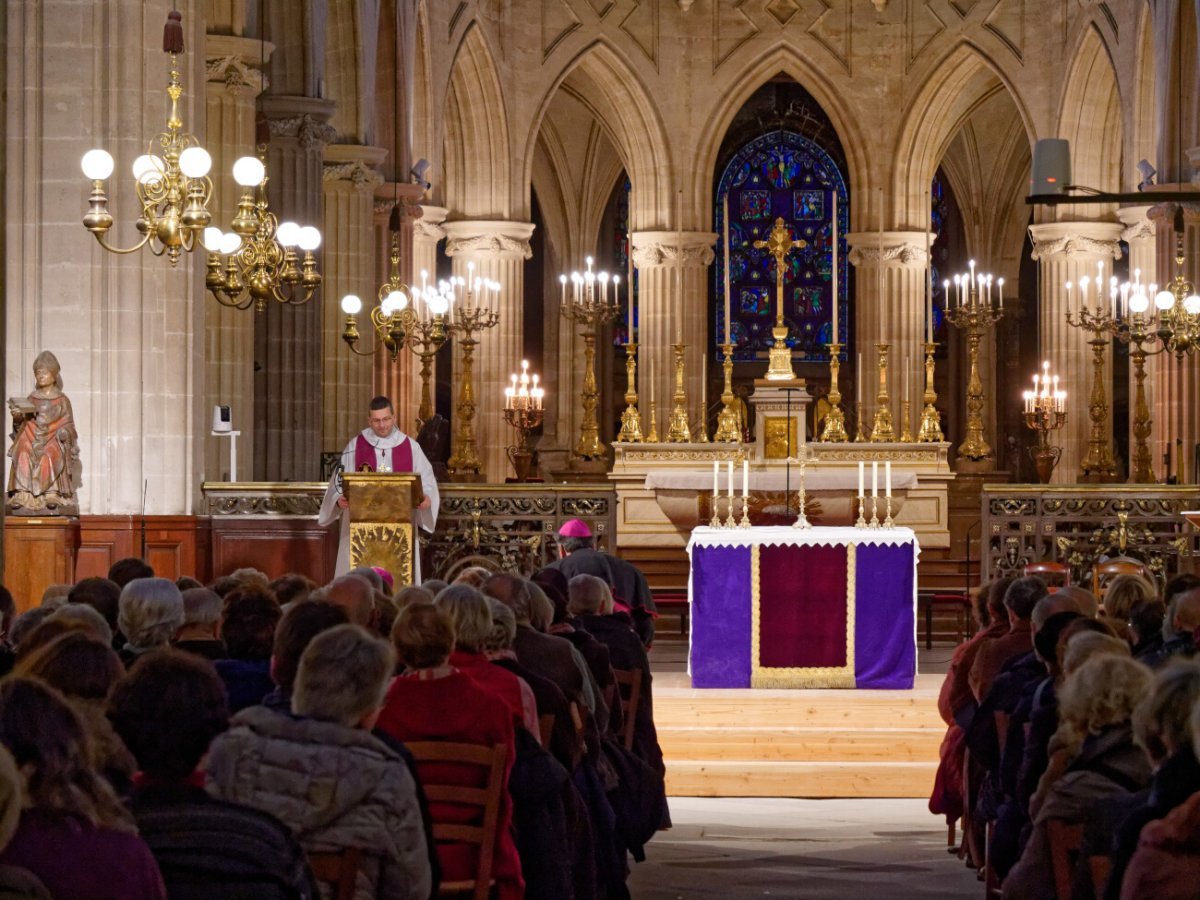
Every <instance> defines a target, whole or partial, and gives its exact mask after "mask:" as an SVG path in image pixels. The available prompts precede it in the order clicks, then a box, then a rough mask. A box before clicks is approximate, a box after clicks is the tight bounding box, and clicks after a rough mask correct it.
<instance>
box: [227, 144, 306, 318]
mask: <svg viewBox="0 0 1200 900" xmlns="http://www.w3.org/2000/svg"><path fill="white" fill-rule="evenodd" d="M259 152H260V154H262V153H264V152H265V148H263V147H260V148H259ZM233 179H234V181H236V182H237V183H238V184H239V185H241V187H242V198H241V200H239V201H238V208H237V213H236V214H235V215H234V217H233V223H232V226H231V227H232V231H228V232H225V233H222V232H221V231H220V230H219V229H217V228H209V229H208V230H207V231H206V232H205V240H204V244H205V246H206V247H207V248H208V250H209V255H208V266H207V269H206V271H205V275H204V286H205V287H206V288H207V289H208V290H209V292H210V293H211V294H212V295H213V296H214V297H215V298H216V299H217V302H218V303H220V304H221V305H223V306H229V307H232V308H234V309H248V308H249V307H250V306H254V310H255V312H260V313H261V312H263V311H265V310H266V308H267V303H268V301H271V300H275V301H277V302H279V303H283V304H287V305H290V306H300V305H301V304H304V303H307V302H308V301H309V300H311V299H312V295H313V292H314V291H316V289H317V288H318V287H320V285H321V275H320V273H319V272H318V271H317V259H316V257H315V256H314V255H313V251H315V250H316V249H317V248H318V247H319V246H321V232H320V231H318V230H317V229H316V228H315V227H313V226H312V225H305V226H300V225H298V224H296V223H295V222H280V221H279V220H278V219H277V218H276V216H275V214H274V213H273V212H271V210H270V207H269V206H268V204H267V167H266V166H265V165H264V164H263V161H262V159H260V158H258V157H254V156H243V157H242V158H241V159H239V160H238V161H237V162H235V163H234V164H233ZM301 254H303V256H301Z"/></svg>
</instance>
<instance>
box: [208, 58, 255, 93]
mask: <svg viewBox="0 0 1200 900" xmlns="http://www.w3.org/2000/svg"><path fill="white" fill-rule="evenodd" d="M204 80H205V81H206V82H208V83H209V84H223V85H225V89H226V90H227V91H229V92H230V93H234V94H240V93H243V92H245V93H249V94H250V95H251V96H255V95H257V94H260V93H262V92H263V91H264V90H266V88H267V86H268V83H269V82H268V80H267V77H266V76H265V75H264V74H263V73H262V72H261V71H260V70H258V69H256V68H254V67H253V66H250V65H247V64H246V62H245V61H244V60H243V59H242V58H241V57H239V56H210V57H209V58H208V59H206V60H205V61H204Z"/></svg>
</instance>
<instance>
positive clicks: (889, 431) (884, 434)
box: [871, 343, 896, 444]
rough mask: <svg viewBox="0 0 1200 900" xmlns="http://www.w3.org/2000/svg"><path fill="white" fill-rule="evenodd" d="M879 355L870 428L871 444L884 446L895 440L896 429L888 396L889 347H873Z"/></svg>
mask: <svg viewBox="0 0 1200 900" xmlns="http://www.w3.org/2000/svg"><path fill="white" fill-rule="evenodd" d="M875 349H876V351H877V352H878V353H879V363H878V366H879V393H877V394H876V395H875V421H874V423H873V424H872V426H871V443H872V444H885V443H891V442H892V441H895V440H896V429H895V427H894V426H893V425H892V402H891V400H892V398H891V397H890V396H889V395H888V383H887V370H888V350H890V349H891V345H890V344H887V343H881V344H876V345H875Z"/></svg>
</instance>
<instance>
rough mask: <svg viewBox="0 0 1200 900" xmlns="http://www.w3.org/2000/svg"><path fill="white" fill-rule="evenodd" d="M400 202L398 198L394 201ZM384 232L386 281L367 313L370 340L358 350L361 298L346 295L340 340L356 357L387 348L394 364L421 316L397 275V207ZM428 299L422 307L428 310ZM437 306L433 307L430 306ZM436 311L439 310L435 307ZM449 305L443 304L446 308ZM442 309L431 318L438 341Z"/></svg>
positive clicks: (413, 296) (413, 295)
mask: <svg viewBox="0 0 1200 900" xmlns="http://www.w3.org/2000/svg"><path fill="white" fill-rule="evenodd" d="M396 202H397V204H399V202H400V198H399V196H397V198H396ZM388 231H389V232H390V233H391V236H392V247H391V251H390V253H389V255H388V262H389V269H388V279H387V281H385V282H384V283H383V284H381V285H380V286H379V292H378V297H379V302H378V303H377V304H376V305H375V307H374V308H373V309H372V310H371V325H372V327H373V329H374V332H375V334H374V340H373V341H372V343H371V347H370V349H368V350H359V349H358V342H359V338H360V336H359V333H358V322H357V320H356V319H355V316H357V315H358V314H359V312H361V311H362V306H363V303H362V299H361V298H359V297H358V296H357V295H356V294H347V295H346V296H344V297H343V298H342V312H344V313H345V314H346V327H345V328H344V329H343V331H342V340H344V341H345V342H346V344H347V345H348V346H349V347H350V349H351V350H352V351H354V352H355V353H357V354H358V355H359V356H371V355H372V354H374V352H375V348H376V347H377V346H379V345H381V344H382V345H383V346H384V347H386V348H387V351H388V356H389V357H391V359H392V360H393V361H394V360H395V359H396V357H397V356H398V355H399V353H400V351H401V350H402V349H404V343H405V339H406V338H407V337H408V333H409V332H410V331H412V330H413V328H414V327H415V326H416V325H417V323H418V322H419V321H421V320H422V317H421V316H420V315H419V314H418V311H417V304H416V300H417V292H416V291H414V290H413V289H412V288H410V287H409V286H408V285H407V284H405V282H404V279H403V277H402V276H401V274H400V207H399V205H396V206H393V207H392V215H391V219H390V220H389V222H388ZM428 299H429V298H426V307H427V308H429V307H430V304H429V302H428ZM434 305H437V304H434ZM439 308H440V307H439ZM448 308H449V304H448V303H447V309H448ZM444 314H445V310H443V312H442V314H441V315H439V316H435V317H434V318H436V319H437V320H438V322H439V324H440V325H441V329H440V330H441V332H442V340H443V341H444V340H445V318H444Z"/></svg>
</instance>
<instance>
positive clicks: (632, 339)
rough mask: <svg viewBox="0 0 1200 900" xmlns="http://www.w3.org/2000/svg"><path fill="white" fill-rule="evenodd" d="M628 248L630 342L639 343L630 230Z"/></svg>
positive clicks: (631, 234)
mask: <svg viewBox="0 0 1200 900" xmlns="http://www.w3.org/2000/svg"><path fill="white" fill-rule="evenodd" d="M626 242H627V246H626V250H627V253H628V256H629V281H628V282H626V284H625V290H627V291H629V343H631V344H633V343H637V336H636V334H635V331H634V325H633V321H634V320H633V232H632V231H630V232H629V236H628V237H627V238H626Z"/></svg>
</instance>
